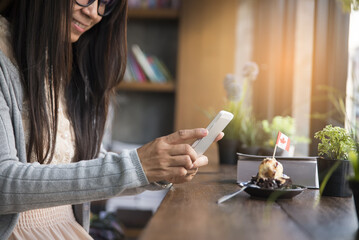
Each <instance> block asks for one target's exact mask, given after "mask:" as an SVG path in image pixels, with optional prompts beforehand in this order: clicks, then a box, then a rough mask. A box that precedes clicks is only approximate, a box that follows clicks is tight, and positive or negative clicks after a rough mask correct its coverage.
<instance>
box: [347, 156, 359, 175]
mask: <svg viewBox="0 0 359 240" xmlns="http://www.w3.org/2000/svg"><path fill="white" fill-rule="evenodd" d="M348 158H349V161H350V162H351V164H352V166H353V171H354V177H353V178H354V180H356V181H359V158H358V151H350V152H349V157H348Z"/></svg>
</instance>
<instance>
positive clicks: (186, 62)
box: [175, 0, 238, 129]
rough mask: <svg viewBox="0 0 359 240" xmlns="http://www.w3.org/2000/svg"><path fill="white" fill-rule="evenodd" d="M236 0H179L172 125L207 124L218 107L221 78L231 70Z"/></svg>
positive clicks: (233, 57) (182, 126)
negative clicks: (174, 103) (210, 115)
mask: <svg viewBox="0 0 359 240" xmlns="http://www.w3.org/2000/svg"><path fill="white" fill-rule="evenodd" d="M237 6H238V1H237V0H226V1H217V0H195V1H193V0H184V1H182V9H181V11H182V12H181V20H180V32H179V49H178V50H179V55H178V56H179V59H178V68H177V71H178V72H177V91H176V114H175V128H176V129H186V128H194V127H206V125H207V124H208V123H209V121H210V119H208V118H207V117H206V116H205V114H204V113H203V111H206V110H208V109H210V108H213V109H216V110H220V109H221V107H222V105H223V103H224V98H225V91H224V88H223V79H224V77H225V75H226V74H227V73H233V72H234V59H235V24H236V13H237Z"/></svg>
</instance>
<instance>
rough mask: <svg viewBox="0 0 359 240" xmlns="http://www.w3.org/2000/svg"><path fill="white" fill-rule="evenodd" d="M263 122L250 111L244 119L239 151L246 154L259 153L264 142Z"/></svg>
mask: <svg viewBox="0 0 359 240" xmlns="http://www.w3.org/2000/svg"><path fill="white" fill-rule="evenodd" d="M264 135H265V134H264V132H263V128H262V123H261V122H260V121H257V120H256V118H255V117H254V116H253V115H252V114H251V113H249V114H248V115H247V117H246V118H245V119H243V121H242V127H241V132H240V136H239V138H240V142H241V145H240V146H239V149H238V151H239V152H241V153H245V154H251V155H257V154H258V152H259V150H260V147H261V146H262V145H263V142H264V139H265V138H264Z"/></svg>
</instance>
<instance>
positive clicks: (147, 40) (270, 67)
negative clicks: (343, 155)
mask: <svg viewBox="0 0 359 240" xmlns="http://www.w3.org/2000/svg"><path fill="white" fill-rule="evenodd" d="M353 4H354V5H353ZM355 4H358V3H357V1H355V0H353V1H352V0H225V1H218V0H195V1H193V0H129V12H128V29H127V30H128V36H127V37H128V64H127V69H126V74H125V78H124V80H123V82H122V83H121V84H120V85H119V88H118V93H117V95H116V98H115V99H113V104H112V110H111V111H110V118H109V121H108V126H107V133H106V137H105V139H104V142H105V144H106V145H107V148H109V149H110V150H113V151H121V150H122V149H124V148H133V147H138V146H141V145H143V144H145V143H147V142H149V141H151V140H153V139H154V138H156V137H160V136H163V135H167V134H170V133H172V132H173V131H176V130H178V129H187V128H196V127H206V126H207V125H208V124H209V122H210V121H211V119H212V118H213V117H214V116H215V114H216V113H217V112H218V111H220V110H227V111H231V112H233V113H234V114H235V118H234V120H233V121H232V122H231V124H230V125H229V126H228V127H227V128H226V129H225V134H226V135H225V138H224V139H223V140H222V141H220V142H219V144H212V146H211V148H210V149H209V150H208V152H207V153H206V154H207V155H208V157H209V165H216V164H218V163H220V161H221V157H220V155H219V153H220V149H222V146H221V145H223V149H225V150H224V152H225V153H229V154H227V155H229V158H230V161H232V162H231V163H233V164H235V163H236V155H235V153H236V152H241V153H246V154H259V155H271V154H272V153H273V146H274V143H275V140H276V136H277V133H278V131H281V132H283V133H284V134H286V135H287V136H289V137H290V139H291V149H290V152H289V153H285V152H283V151H282V152H280V151H278V153H277V154H279V155H281V154H287V155H290V156H308V155H309V156H317V154H318V153H317V146H318V142H316V140H315V139H314V137H313V136H314V133H315V132H317V131H319V130H321V129H322V128H323V127H324V126H326V125H328V124H333V125H335V126H341V127H345V126H346V127H347V128H351V127H353V126H354V128H355V126H356V119H357V118H358V115H359V104H358V98H359V94H358V92H359V88H358V81H359V80H358V73H359V65H358V63H359V31H358V26H359V14H358V12H357V11H356V10H354V9H352V8H353V7H358V5H355ZM229 147H231V150H229ZM233 152H234V153H233ZM227 157H228V156H227ZM165 194H166V190H164V191H160V192H145V193H144V194H140V195H136V196H128V197H120V198H114V199H110V200H109V201H107V202H100V203H98V204H97V205H96V204H93V209H92V210H93V212H94V216H97V217H98V218H99V219H102V223H103V222H104V221H107V226H108V225H110V223H112V224H114V222H115V221H114V220H113V219H112V220H111V215H108V214H107V213H109V212H117V214H116V219H117V221H118V222H120V223H121V224H120V228H119V230H118V231H117V233H121V234H123V235H122V237H124V238H126V239H136V237H137V236H138V235H139V234H140V232H141V229H142V228H143V227H144V226H145V224H146V223H147V221H148V219H149V218H150V217H151V215H152V214H153V213H154V212H155V211H156V209H157V207H158V206H159V204H160V202H161V201H162V199H163V197H164V196H165ZM96 207H97V209H96ZM104 209H106V210H107V212H106V214H105V213H104V212H102V217H101V211H102V210H104ZM96 214H97V215H96ZM105 216H106V218H107V220H106V218H105ZM119 216H120V217H121V219H120V220H119V219H118V217H119ZM104 219H105V220H104ZM105 225H106V224H105ZM94 226H96V221H93V223H92V229H93V231H96V229H95V228H94ZM97 229H101V225H100V227H99V228H97ZM102 230H103V228H102ZM99 232H100V233H101V234H104V233H103V231H102V232H101V230H99ZM113 232H116V230H113ZM121 234H120V235H121ZM108 239H110V237H108Z"/></svg>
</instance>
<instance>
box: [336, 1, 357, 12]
mask: <svg viewBox="0 0 359 240" xmlns="http://www.w3.org/2000/svg"><path fill="white" fill-rule="evenodd" d="M340 1H341V2H342V8H343V11H344V12H351V11H352V10H354V11H357V10H359V0H340Z"/></svg>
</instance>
